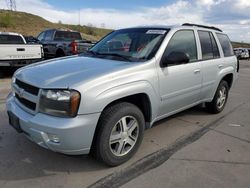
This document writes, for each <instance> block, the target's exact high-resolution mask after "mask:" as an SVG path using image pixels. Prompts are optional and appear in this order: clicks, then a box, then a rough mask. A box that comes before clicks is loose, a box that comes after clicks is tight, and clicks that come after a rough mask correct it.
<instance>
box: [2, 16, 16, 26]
mask: <svg viewBox="0 0 250 188" xmlns="http://www.w3.org/2000/svg"><path fill="white" fill-rule="evenodd" d="M12 25H13V20H12V18H11V16H10V14H6V15H4V16H1V17H0V27H10V26H12Z"/></svg>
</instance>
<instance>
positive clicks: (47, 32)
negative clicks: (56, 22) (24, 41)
mask: <svg viewBox="0 0 250 188" xmlns="http://www.w3.org/2000/svg"><path fill="white" fill-rule="evenodd" d="M53 34H54V31H53V30H49V31H46V34H45V40H46V41H49V40H52V38H53Z"/></svg>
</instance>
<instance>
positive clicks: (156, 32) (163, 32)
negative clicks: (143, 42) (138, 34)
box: [146, 30, 167, 35]
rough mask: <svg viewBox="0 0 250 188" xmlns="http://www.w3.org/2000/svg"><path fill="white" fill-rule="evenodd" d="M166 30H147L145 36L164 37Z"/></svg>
mask: <svg viewBox="0 0 250 188" xmlns="http://www.w3.org/2000/svg"><path fill="white" fill-rule="evenodd" d="M166 32H167V31H166V30H148V31H147V33H146V34H156V35H164V34H165V33H166Z"/></svg>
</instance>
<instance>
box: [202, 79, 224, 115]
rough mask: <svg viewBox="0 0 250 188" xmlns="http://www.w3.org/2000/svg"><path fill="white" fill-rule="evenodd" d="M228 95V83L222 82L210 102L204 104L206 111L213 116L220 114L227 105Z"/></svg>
mask: <svg viewBox="0 0 250 188" xmlns="http://www.w3.org/2000/svg"><path fill="white" fill-rule="evenodd" d="M228 93H229V87H228V83H227V82H226V81H224V80H222V81H221V82H220V84H219V87H218V89H217V91H216V93H215V96H214V98H213V100H212V102H210V103H206V107H207V109H208V111H209V112H211V113H213V114H218V113H220V112H222V111H223V109H224V108H225V106H226V103H227V99H228Z"/></svg>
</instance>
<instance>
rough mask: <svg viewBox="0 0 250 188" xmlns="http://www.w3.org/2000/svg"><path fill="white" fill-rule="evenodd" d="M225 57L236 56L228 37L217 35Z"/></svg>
mask: <svg viewBox="0 0 250 188" xmlns="http://www.w3.org/2000/svg"><path fill="white" fill-rule="evenodd" d="M217 37H218V39H219V41H220V44H221V47H222V50H223V53H224V56H225V57H230V56H234V51H233V47H232V45H231V42H230V40H229V38H228V36H227V35H224V34H221V33H217Z"/></svg>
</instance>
